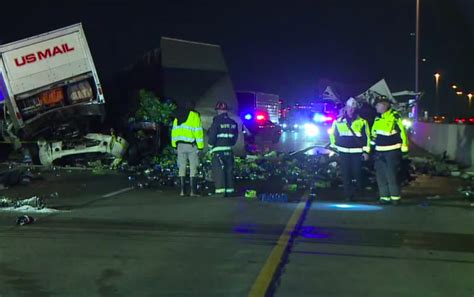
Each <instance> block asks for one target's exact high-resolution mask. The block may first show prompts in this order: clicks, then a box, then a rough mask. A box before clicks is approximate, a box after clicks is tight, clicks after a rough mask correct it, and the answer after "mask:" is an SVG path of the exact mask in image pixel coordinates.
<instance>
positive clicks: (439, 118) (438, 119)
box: [433, 116, 446, 124]
mask: <svg viewBox="0 0 474 297" xmlns="http://www.w3.org/2000/svg"><path fill="white" fill-rule="evenodd" d="M433 122H434V123H437V124H442V123H446V117H445V116H434V117H433Z"/></svg>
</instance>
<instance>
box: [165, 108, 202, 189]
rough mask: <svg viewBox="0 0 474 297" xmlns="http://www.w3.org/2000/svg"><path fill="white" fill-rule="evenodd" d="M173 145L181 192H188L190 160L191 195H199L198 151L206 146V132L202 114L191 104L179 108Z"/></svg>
mask: <svg viewBox="0 0 474 297" xmlns="http://www.w3.org/2000/svg"><path fill="white" fill-rule="evenodd" d="M171 145H172V147H173V148H177V153H178V168H179V178H180V186H181V192H180V195H181V196H184V195H185V194H186V188H185V187H186V186H185V179H186V166H187V163H188V160H189V167H190V185H191V193H190V195H191V196H198V195H197V184H196V175H197V171H198V166H199V156H198V151H199V150H202V149H203V148H204V132H203V129H202V124H201V116H200V115H199V113H198V112H196V111H194V110H192V109H191V108H190V105H189V104H188V106H186V107H184V108H179V109H178V111H177V113H176V117H175V119H174V121H173V129H172V130H171Z"/></svg>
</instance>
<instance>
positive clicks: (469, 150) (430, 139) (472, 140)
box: [410, 122, 474, 167]
mask: <svg viewBox="0 0 474 297" xmlns="http://www.w3.org/2000/svg"><path fill="white" fill-rule="evenodd" d="M410 139H411V140H412V141H413V142H414V143H415V144H416V145H418V146H419V147H421V148H423V149H425V150H426V151H428V152H430V153H432V154H443V153H444V152H446V153H447V156H448V157H449V158H450V159H452V160H455V161H456V162H458V163H459V164H460V165H462V166H466V167H471V166H473V165H474V126H471V125H456V124H435V123H426V122H415V123H414V124H413V132H412V133H411V135H410Z"/></svg>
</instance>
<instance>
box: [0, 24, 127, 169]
mask: <svg viewBox="0 0 474 297" xmlns="http://www.w3.org/2000/svg"><path fill="white" fill-rule="evenodd" d="M0 104H1V105H2V108H3V116H4V117H3V122H2V135H3V138H4V140H5V141H7V142H9V143H12V144H13V145H14V148H15V149H19V148H20V147H21V148H23V149H24V148H25V146H26V145H27V144H33V146H34V148H33V151H37V152H38V157H39V161H40V162H41V163H42V164H43V165H51V164H52V163H53V162H54V161H55V160H57V159H60V158H63V157H65V156H71V155H77V154H86V153H102V154H109V155H112V156H114V157H116V158H120V157H121V156H122V154H123V153H124V151H125V150H126V146H127V143H126V141H125V140H124V139H122V138H120V137H117V136H115V135H102V134H97V133H90V132H91V131H90V130H92V129H94V125H95V127H96V128H97V127H100V123H101V122H102V121H103V120H104V117H105V108H104V105H105V98H104V94H103V93H102V88H101V85H100V82H99V78H98V75H97V71H96V68H95V65H94V62H93V60H92V55H91V53H90V50H89V46H88V44H87V41H86V38H85V35H84V31H83V29H82V25H81V24H76V25H72V26H69V27H66V28H62V29H59V30H55V31H51V32H48V33H45V34H41V35H37V36H34V37H31V38H26V39H23V40H19V41H15V42H12V43H9V44H5V45H1V46H0ZM94 132H97V131H94ZM24 151H28V150H24Z"/></svg>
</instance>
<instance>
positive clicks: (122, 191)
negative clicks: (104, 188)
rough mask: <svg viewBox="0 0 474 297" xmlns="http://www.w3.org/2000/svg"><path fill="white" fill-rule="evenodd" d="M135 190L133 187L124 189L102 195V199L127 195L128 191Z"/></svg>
mask: <svg viewBox="0 0 474 297" xmlns="http://www.w3.org/2000/svg"><path fill="white" fill-rule="evenodd" d="M133 189H134V188H133V187H128V188H123V189H121V190H118V191H115V192H111V193H108V194H105V195H102V198H109V197H112V196H116V195H120V194H122V193H126V192H128V191H131V190H133Z"/></svg>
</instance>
